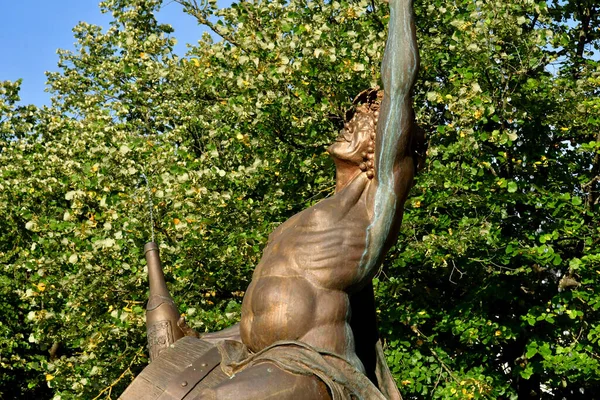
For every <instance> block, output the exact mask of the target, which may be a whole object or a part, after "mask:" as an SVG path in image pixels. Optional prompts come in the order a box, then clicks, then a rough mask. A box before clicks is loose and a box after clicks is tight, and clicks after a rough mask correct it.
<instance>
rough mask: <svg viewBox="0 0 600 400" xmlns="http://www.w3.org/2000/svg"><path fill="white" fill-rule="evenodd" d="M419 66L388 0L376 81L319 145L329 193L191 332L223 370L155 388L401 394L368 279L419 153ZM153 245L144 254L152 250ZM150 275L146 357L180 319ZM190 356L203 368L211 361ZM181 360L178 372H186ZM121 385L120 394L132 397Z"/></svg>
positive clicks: (289, 225)
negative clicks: (219, 310)
mask: <svg viewBox="0 0 600 400" xmlns="http://www.w3.org/2000/svg"><path fill="white" fill-rule="evenodd" d="M418 66H419V55H418V50H417V44H416V39H415V27H414V20H413V10H412V0H390V25H389V35H388V41H387V45H386V49H385V54H384V59H383V64H382V69H381V73H382V81H383V88H384V90H383V92H380V91H377V90H375V89H373V90H367V91H365V92H363V93H361V94H360V95H359V96H358V97H357V99H356V100H355V103H357V104H358V105H357V107H356V110H355V113H354V115H353V116H352V117H351V119H350V120H349V121H348V122H347V123H346V124H345V126H344V129H343V130H342V131H341V132H340V135H339V137H338V138H337V140H336V141H335V143H333V144H332V145H331V146H330V147H329V148H328V152H329V154H330V155H331V156H332V157H333V159H334V161H335V166H336V188H335V194H334V195H333V196H331V197H329V198H327V199H324V200H322V201H320V202H319V203H317V204H316V205H314V206H313V207H310V208H308V209H306V210H304V211H302V212H300V213H298V214H296V215H294V216H293V217H291V218H290V219H289V220H287V221H285V222H284V223H282V224H281V225H280V226H279V227H278V228H277V229H275V231H274V232H273V233H272V234H271V235H270V236H269V240H268V244H267V246H266V248H265V250H264V253H263V256H262V259H261V261H260V263H259V264H258V266H257V267H256V270H255V271H254V275H253V277H252V282H251V283H250V286H249V287H248V290H247V291H246V295H245V297H244V300H243V305H242V317H241V322H240V324H239V325H236V326H234V327H232V328H228V329H226V330H224V331H221V332H216V333H210V334H206V335H202V336H200V339H199V340H198V339H194V340H197V341H199V342H203V343H210V344H211V346H213V345H214V346H216V347H215V348H217V349H218V354H219V356H216V354H217V353H216V350H213V353H212V354H213V355H212V356H211V357H212V358H211V357H205V359H206V360H209V359H210V360H212V361H211V362H212V363H213V364H215V363H216V364H218V363H220V364H221V370H222V371H224V372H225V373H226V375H228V376H229V379H224V380H222V381H220V382H215V383H214V384H211V385H210V386H208V387H205V388H202V389H199V390H197V391H195V392H192V391H191V389H185V390H183V391H184V392H185V391H186V390H187V392H186V393H185V394H183V397H181V394H175V392H178V391H181V390H182V389H181V387H184V388H186V387H187V386H189V385H190V380H189V379H188V380H183V381H182V382H181V384H180V385H179V386H177V387H176V385H173V384H170V385H171V387H172V389H169V388H166V389H165V392H164V393H163V394H162V395H161V396H159V397H158V398H160V399H163V398H164V399H167V398H168V399H171V398H173V399H174V398H184V397H185V398H186V399H223V400H225V399H232V400H233V399H235V400H243V399H271V398H272V399H275V398H277V399H346V398H348V399H350V398H359V399H386V398H387V399H400V398H401V397H400V394H399V392H398V389H397V387H396V385H395V383H394V382H393V379H392V377H391V374H390V373H389V369H388V367H387V365H386V363H385V359H384V358H383V352H382V349H381V345H380V343H379V338H378V332H377V327H376V318H375V306H374V298H373V287H372V283H371V281H372V278H373V276H374V275H375V273H376V272H377V271H378V269H379V267H380V265H381V263H382V260H383V258H384V256H385V254H386V252H387V250H388V249H389V248H390V246H392V245H393V244H394V242H395V241H396V240H397V236H398V230H399V227H400V223H401V220H402V214H403V206H404V202H405V200H406V197H407V195H408V192H409V190H410V188H411V187H412V182H413V178H414V175H415V173H416V170H417V167H418V164H419V163H420V161H422V156H423V154H422V151H423V146H424V138H423V131H422V130H421V129H420V128H419V127H418V126H417V125H416V122H415V117H414V111H413V108H412V96H411V91H412V87H413V85H414V82H415V79H416V76H417V71H418ZM152 245H153V246H150V247H148V248H147V254H148V255H149V257H150V258H152V257H157V254H158V253H157V251H154V250H157V248H156V247H155V245H154V244H152ZM148 261H149V271H152V270H153V269H152V268H150V264H153V265H157V261H156V260H154V261H152V260H150V259H148ZM157 268H158V270H156V268H155V269H154V270H156V271H160V265H159V264H158V267H157ZM157 274H159V276H158V275H157ZM155 276H158V278H156V279H157V282H159V283H156V282H155V283H154V284H153V283H152V281H153V279H152V277H151V287H152V286H153V285H154V287H155V288H157V289H156V290H155V293H154V294H152V295H151V298H150V301H149V304H148V307H147V309H148V317H147V318H148V339H149V343H150V350H151V357H152V358H151V359H152V360H153V363H154V360H160V359H161V357H162V355H160V356H159V354H161V351H165V353H162V354H166V353H167V351H168V350H164V349H166V348H167V347H168V345H169V344H171V343H173V342H175V341H176V340H177V338H179V337H182V336H184V335H185V334H186V331H187V329H186V326H185V324H182V321H179V323H178V324H177V323H176V322H175V321H176V319H177V317H178V315H179V314H178V312H177V311H176V307H175V306H174V304H173V302H172V300H171V299H170V296H169V295H168V292H166V286H163V285H161V284H160V281H161V279H162V282H164V278H163V277H162V272H160V273H158V272H156V273H155ZM156 279H155V280H156ZM161 307H162V309H164V310H167V309H168V310H170V311H165V312H164V315H165V317H163V318H162V320H161V321H162V322H161V321H158V322H156V320H157V319H159V320H160V318H158V317H157V315H158V314H157V313H156V311H155V310H160V309H161ZM173 310H175V311H173ZM153 312H154V314H152V313H153ZM161 315H162V314H161ZM151 321H155V322H153V323H150V322H151ZM165 321H166V322H165ZM168 321H171V322H168ZM188 334H189V333H188ZM193 364H194V365H203V366H204V367H198V368H199V369H202V368H205V369H208V368H209V367H208V364H210V362H208V361H207V362H202V363H199V364H198V362H194V363H193ZM216 364H215V365H216ZM150 365H151V366H152V364H150ZM190 368H191V365H190ZM190 368H187V370H186V371H187V372H182V374H184V375H185V374H187V375H186V376H192V375H193V373H192V371H191V370H190ZM194 368H195V367H194ZM213 368H214V365H213ZM194 371H196V370H194ZM202 373H203V374H205V375H206V374H208V373H210V371H209V372H206V371H204V372H202ZM186 379H187V378H186ZM179 380H180V381H181V379H179ZM198 381H199V380H198V379H195V380H194V382H196V383H197V382H198ZM134 383H135V382H134ZM184 383H185V385H184ZM132 385H133V384H132ZM167 392H169V393H170V394H169V396H171V397H168V396H167ZM178 393H179V392H178ZM181 393H183V392H181ZM126 394H127V391H126V392H125V394H124V395H123V398H133V397H131V396H132V395H131V394H130V395H129V396H130V397H127V396H126ZM178 396H179V397H178ZM186 396H187V397H186ZM138 398H140V397H138ZM148 398H157V397H148Z"/></svg>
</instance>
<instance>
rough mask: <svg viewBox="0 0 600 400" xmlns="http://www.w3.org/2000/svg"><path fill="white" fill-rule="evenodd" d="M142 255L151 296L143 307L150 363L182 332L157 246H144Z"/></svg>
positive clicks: (180, 336)
mask: <svg viewBox="0 0 600 400" xmlns="http://www.w3.org/2000/svg"><path fill="white" fill-rule="evenodd" d="M144 255H145V256H146V264H148V281H149V284H150V296H149V298H148V304H147V305H146V329H147V334H148V352H149V353H150V361H152V360H154V359H156V358H157V357H158V356H159V354H160V353H161V351H163V350H164V349H166V348H167V347H169V346H170V345H172V344H173V343H175V341H177V340H178V339H181V338H182V337H183V332H182V330H181V329H180V328H179V326H178V325H177V322H178V321H179V318H180V315H179V311H178V310H177V306H176V305H175V302H174V301H173V299H172V298H171V295H170V294H169V290H168V289H167V285H166V283H165V276H164V275H163V271H162V268H161V265H160V258H159V254H158V246H157V245H156V243H154V242H150V243H147V244H146V245H145V246H144Z"/></svg>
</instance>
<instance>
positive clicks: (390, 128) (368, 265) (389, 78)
mask: <svg viewBox="0 0 600 400" xmlns="http://www.w3.org/2000/svg"><path fill="white" fill-rule="evenodd" d="M418 68H419V52H418V48H417V42H416V37H415V25H414V17H413V10H412V0H390V24H389V34H388V41H387V43H386V48H385V53H384V57H383V63H382V66H381V78H382V81H383V88H384V98H383V101H382V104H381V109H380V113H379V120H378V124H377V138H376V149H375V177H374V185H373V186H372V187H373V189H372V193H370V198H371V202H372V204H373V217H372V222H371V224H370V225H369V227H368V228H367V246H366V249H365V253H364V254H363V258H362V262H361V267H362V268H363V273H364V274H365V275H368V274H370V273H372V272H373V271H372V270H373V268H374V267H375V266H376V265H377V264H378V262H379V261H380V259H381V257H382V256H383V252H384V251H385V250H386V249H385V247H386V242H388V240H389V238H390V235H391V234H392V235H393V234H394V233H395V232H394V231H395V229H396V228H397V227H398V225H399V218H401V215H402V214H401V213H402V209H401V208H402V206H403V204H404V200H405V198H406V195H407V192H408V190H409V189H410V185H411V182H412V179H413V177H414V173H415V171H414V163H413V161H412V151H411V150H412V149H411V141H412V140H411V139H412V138H411V135H412V134H413V131H414V128H415V123H414V112H413V109H412V96H411V90H412V87H413V85H414V83H415V80H416V76H417V72H418Z"/></svg>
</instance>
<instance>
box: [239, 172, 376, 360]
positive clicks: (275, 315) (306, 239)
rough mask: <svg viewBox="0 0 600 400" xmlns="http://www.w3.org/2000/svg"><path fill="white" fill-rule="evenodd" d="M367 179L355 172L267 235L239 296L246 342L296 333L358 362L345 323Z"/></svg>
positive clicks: (356, 274)
mask: <svg viewBox="0 0 600 400" xmlns="http://www.w3.org/2000/svg"><path fill="white" fill-rule="evenodd" d="M369 186H370V181H369V179H368V178H367V177H366V176H359V177H358V178H357V179H355V180H354V181H353V182H352V183H351V184H350V185H348V186H347V187H346V188H345V189H344V190H343V191H341V192H340V193H337V194H336V195H334V196H332V197H331V198H328V199H325V200H323V201H321V202H319V203H318V204H316V205H315V206H313V207H311V208H308V209H306V210H304V211H302V212H301V213H299V214H296V215H295V216H293V217H292V218H290V219H289V220H287V221H286V222H284V223H283V224H281V225H280V226H279V227H278V228H277V229H276V230H275V231H274V232H273V233H272V234H271V235H270V236H269V242H268V244H267V247H266V249H265V251H264V254H263V258H262V260H261V262H260V263H259V264H258V266H257V268H256V270H255V272H254V276H253V279H252V283H251V284H250V286H249V288H248V291H247V293H246V296H245V298H244V304H243V311H242V321H241V326H240V328H241V335H242V340H243V341H244V343H246V345H248V347H249V348H250V349H251V350H253V351H258V350H260V349H262V348H264V347H266V346H268V345H270V344H272V343H274V342H276V341H279V340H299V341H302V342H305V343H308V344H310V345H313V346H315V347H318V348H322V349H326V350H329V351H333V352H335V353H338V354H340V355H343V356H345V357H346V358H347V359H348V360H349V361H351V362H353V363H354V364H356V365H357V366H360V362H358V361H357V359H356V357H355V355H354V353H353V352H354V345H353V338H352V332H351V330H350V328H349V325H348V322H349V318H350V309H349V298H348V289H349V288H352V287H353V286H356V285H357V284H360V283H361V278H362V277H361V274H360V271H359V264H360V261H361V257H362V255H363V253H364V250H365V233H366V228H367V226H368V224H369V222H370V219H369V210H368V207H367V203H368V202H367V193H368V188H369ZM342 252H343V254H342Z"/></svg>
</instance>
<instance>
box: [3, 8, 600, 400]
mask: <svg viewBox="0 0 600 400" xmlns="http://www.w3.org/2000/svg"><path fill="white" fill-rule="evenodd" d="M178 2H179V3H181V4H183V5H184V9H185V12H187V13H188V14H190V15H192V16H194V17H195V18H197V19H198V21H199V23H201V24H204V25H206V26H208V27H209V28H210V29H212V31H213V34H214V37H217V39H213V37H211V36H209V35H208V34H206V35H204V36H203V37H202V39H201V40H200V41H199V42H198V43H197V44H195V45H191V46H190V47H189V53H188V54H187V55H186V56H185V57H180V56H179V55H176V54H174V52H173V46H174V44H175V38H174V36H173V29H172V28H171V26H169V25H161V24H159V23H158V22H157V21H156V19H155V18H154V13H155V12H156V11H157V10H158V9H159V7H160V1H158V0H109V1H104V2H103V3H101V9H102V10H103V12H107V13H111V14H112V16H113V22H112V23H111V25H110V27H108V29H106V30H103V29H101V28H100V27H97V26H93V25H90V24H87V23H81V24H79V25H78V26H77V27H75V29H74V33H75V37H76V40H77V48H76V50H75V51H74V52H67V51H61V53H60V62H59V72H55V73H50V74H49V75H48V82H49V89H50V91H51V93H52V96H53V97H52V105H51V106H50V107H44V108H42V109H38V108H36V107H34V106H21V105H19V103H18V90H19V82H17V83H12V82H2V83H1V84H0V216H1V217H2V219H3V224H2V225H0V265H1V270H0V397H2V398H19V397H23V398H55V399H59V398H61V399H70V398H95V397H96V396H99V398H116V397H117V396H118V394H119V393H120V392H121V391H122V390H123V389H124V388H125V387H126V386H127V384H128V383H129V382H130V381H131V380H132V379H133V377H134V376H135V374H137V373H138V372H139V371H140V370H141V368H143V366H144V365H146V364H147V362H148V360H147V358H146V355H145V349H144V342H145V337H144V332H145V328H144V314H143V305H144V301H145V298H146V290H147V281H146V274H145V271H144V269H145V263H144V261H143V256H142V254H141V249H142V248H143V244H144V242H145V241H148V240H149V237H150V228H149V226H150V218H149V215H148V210H147V203H148V202H147V198H146V191H147V189H146V183H145V181H144V180H143V179H142V178H141V175H142V174H145V176H147V177H148V181H149V190H150V192H151V193H152V201H153V205H152V209H153V217H154V218H153V220H154V230H155V231H156V236H157V242H158V243H159V244H160V246H161V257H162V260H163V264H164V265H165V270H166V271H165V272H166V275H167V279H168V284H169V286H170V288H171V290H172V293H173V296H174V297H175V300H176V302H177V304H178V305H179V306H180V309H181V311H182V312H185V313H186V314H187V316H188V319H189V321H190V323H191V324H192V325H193V326H194V327H195V328H196V329H198V330H200V331H213V330H217V329H221V328H224V327H226V326H229V325H231V324H232V323H234V322H235V321H237V320H238V319H239V312H240V303H241V299H242V297H243V294H244V292H243V291H244V290H245V288H246V286H247V284H248V283H249V279H250V276H251V273H252V270H253V267H254V265H256V263H257V262H258V259H259V257H260V254H261V250H262V248H263V246H264V244H265V242H266V238H267V236H268V234H269V233H270V232H271V231H272V229H273V228H274V227H275V226H276V225H277V224H278V223H280V222H282V221H284V220H285V219H287V218H289V217H290V216H291V215H292V214H294V213H295V212H298V211H299V210H301V209H303V208H305V207H306V206H308V205H310V204H312V203H314V202H315V201H318V200H319V199H321V198H323V197H325V196H327V195H329V194H330V193H332V192H333V165H332V163H331V162H330V161H329V160H328V157H327V156H326V154H325V153H324V149H325V145H326V144H327V143H329V142H330V141H331V139H332V138H333V137H334V136H335V132H336V131H337V130H339V129H340V128H341V126H342V124H343V120H344V117H345V114H346V111H347V110H348V109H349V107H350V104H351V101H352V98H353V96H354V95H356V94H357V93H358V92H359V91H361V90H363V89H365V88H367V87H370V86H374V85H376V84H377V82H378V73H379V71H378V70H379V65H380V62H381V56H382V52H383V46H384V40H385V26H386V23H387V12H388V10H387V5H386V4H385V3H382V2H374V3H372V2H367V1H350V2H338V1H333V2H320V1H310V2H305V1H299V0H292V1H269V2H266V1H262V0H254V1H251V2H240V3H235V4H233V5H232V6H231V7H230V8H226V9H220V10H219V9H217V8H216V6H215V4H214V3H211V2H208V3H206V4H205V5H204V6H203V8H198V7H197V6H196V2H189V1H187V0H180V1H178ZM415 10H416V14H417V24H418V27H417V28H418V37H419V42H420V47H421V58H422V69H421V74H420V80H419V82H418V84H417V88H416V93H415V107H416V109H417V114H418V115H417V117H418V120H419V123H420V124H421V125H422V126H423V127H424V128H425V129H426V131H427V132H428V136H429V142H430V146H429V151H428V160H427V164H426V167H425V169H424V171H422V173H421V175H420V176H419V177H418V179H417V183H416V186H415V188H414V189H413V191H412V196H411V198H410V199H409V201H408V202H407V205H406V212H405V216H404V224H403V229H402V232H401V237H400V240H399V241H398V243H397V245H396V246H395V248H394V249H393V251H391V252H390V256H389V257H388V260H387V261H386V263H385V268H384V271H383V273H382V274H381V275H380V276H379V277H378V279H377V280H376V290H377V294H378V302H379V310H380V312H379V315H380V319H381V326H380V327H381V330H382V335H383V338H384V339H385V343H386V351H387V355H388V361H389V363H390V366H391V369H392V372H393V374H394V376H395V377H396V379H397V382H398V384H399V386H400V388H401V391H402V393H403V395H404V396H405V398H409V399H410V398H426V397H432V398H444V399H445V398H491V399H495V398H506V399H507V398H517V397H519V398H528V397H535V396H536V394H535V393H537V396H541V397H542V398H563V397H566V398H577V397H578V396H579V397H581V398H595V397H597V396H599V394H598V391H597V390H598V389H597V387H599V386H600V382H599V379H598V376H600V364H599V344H598V341H599V340H600V328H599V321H600V316H599V308H600V294H599V293H598V291H599V290H600V288H599V287H598V274H599V273H600V272H599V271H600V252H599V250H598V247H599V246H598V245H599V242H600V239H599V238H600V231H599V229H600V228H599V227H600V221H599V220H598V216H597V215H598V208H599V207H600V206H599V205H598V204H599V199H600V178H599V177H600V136H598V133H597V132H598V130H599V124H600V116H599V112H598V109H599V107H600V100H599V99H600V97H599V96H598V91H599V90H598V88H599V86H600V69H599V66H598V62H597V61H595V59H594V57H593V55H592V53H591V51H593V50H594V49H596V50H597V49H598V46H599V44H600V42H599V39H598V34H599V32H600V30H599V29H598V28H599V24H598V22H599V21H598V10H597V6H595V5H594V4H593V2H592V1H587V0H584V1H575V0H573V1H567V2H548V3H546V2H543V1H542V2H537V3H536V2H534V1H530V0H511V1H503V2H500V1H490V2H483V1H466V0H464V1H462V0H461V1H455V2H441V1H439V0H424V1H422V2H417V3H416V4H415ZM541 388H543V389H544V391H542V392H541V393H540V390H541ZM532 393H533V394H532ZM538 398H539V397H538Z"/></svg>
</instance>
